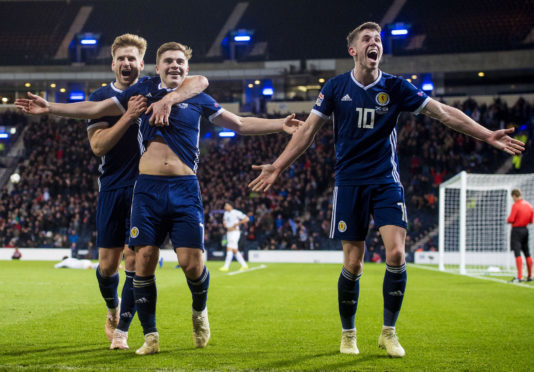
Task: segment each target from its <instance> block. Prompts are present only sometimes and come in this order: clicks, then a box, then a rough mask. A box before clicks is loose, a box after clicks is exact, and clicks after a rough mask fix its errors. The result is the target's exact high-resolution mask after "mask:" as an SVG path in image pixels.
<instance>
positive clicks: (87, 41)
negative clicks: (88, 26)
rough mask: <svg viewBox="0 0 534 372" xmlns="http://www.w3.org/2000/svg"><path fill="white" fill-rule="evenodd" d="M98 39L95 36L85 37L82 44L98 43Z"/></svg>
mask: <svg viewBox="0 0 534 372" xmlns="http://www.w3.org/2000/svg"><path fill="white" fill-rule="evenodd" d="M96 43H97V41H96V39H94V38H83V39H81V40H80V44H82V45H96Z"/></svg>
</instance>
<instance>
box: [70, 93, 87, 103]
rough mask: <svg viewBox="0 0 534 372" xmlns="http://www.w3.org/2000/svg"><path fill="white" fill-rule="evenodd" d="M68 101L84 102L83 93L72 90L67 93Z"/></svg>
mask: <svg viewBox="0 0 534 372" xmlns="http://www.w3.org/2000/svg"><path fill="white" fill-rule="evenodd" d="M69 99H70V100H71V101H83V100H85V93H84V92H82V91H77V90H73V91H71V92H70V93H69Z"/></svg>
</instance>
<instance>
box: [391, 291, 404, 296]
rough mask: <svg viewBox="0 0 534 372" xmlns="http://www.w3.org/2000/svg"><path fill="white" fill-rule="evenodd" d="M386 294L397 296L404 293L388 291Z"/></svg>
mask: <svg viewBox="0 0 534 372" xmlns="http://www.w3.org/2000/svg"><path fill="white" fill-rule="evenodd" d="M388 294H389V295H390V296H398V297H401V296H404V293H402V292H401V291H394V292H389V293H388Z"/></svg>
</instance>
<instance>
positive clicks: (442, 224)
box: [438, 171, 534, 275]
mask: <svg viewBox="0 0 534 372" xmlns="http://www.w3.org/2000/svg"><path fill="white" fill-rule="evenodd" d="M503 178H505V179H507V182H505V183H502V184H500V185H498V184H497V183H496V182H494V183H492V182H488V183H487V184H485V183H484V182H481V180H483V179H487V180H491V179H494V180H502V179H503ZM470 179H471V181H472V183H470ZM529 181H530V182H529ZM525 185H526V186H527V187H526V190H528V195H525V193H524V191H523V188H524V187H522V186H525ZM529 185H534V174H520V175H507V174H468V173H467V172H465V171H462V172H460V173H458V174H457V175H456V176H454V177H452V178H451V179H449V180H447V181H446V182H443V183H442V184H441V185H440V187H439V235H438V248H439V251H438V263H439V264H438V267H439V270H440V271H446V270H447V267H446V265H454V266H458V271H459V273H460V274H464V275H465V274H468V272H471V271H474V272H477V273H480V271H483V270H482V269H472V270H471V269H468V267H469V262H472V261H473V260H477V258H478V257H481V258H488V259H489V261H492V260H495V261H497V262H498V263H499V265H497V266H498V267H499V269H501V268H502V269H504V271H502V274H505V273H512V272H513V270H514V269H515V260H514V256H513V254H512V252H511V247H510V232H511V226H510V224H508V223H507V222H506V220H504V221H503V222H502V223H503V226H504V234H505V238H504V239H505V240H504V242H503V243H504V244H505V247H506V248H505V250H503V251H498V252H495V251H491V250H488V251H486V252H485V251H483V250H481V251H476V252H469V251H468V250H467V248H466V238H467V233H466V231H467V225H466V224H467V222H466V220H467V217H466V216H467V191H468V190H470V191H471V190H474V191H490V190H496V191H497V190H506V216H508V215H509V213H510V210H511V208H512V204H513V199H512V197H511V196H510V193H511V190H512V189H514V188H519V189H521V191H522V193H523V194H524V195H523V196H524V197H525V200H527V201H531V202H532V201H534V186H529ZM447 189H459V197H458V203H459V205H458V206H457V209H458V215H459V216H458V224H459V226H458V251H447V250H446V249H445V248H446V247H445V234H446V231H445V230H446V229H447V228H448V227H447V224H448V223H450V222H447V221H446V213H445V209H446V200H445V198H446V192H445V191H446V190H447ZM449 218H450V216H449ZM453 220H454V218H452V219H451V221H453ZM503 226H500V227H503ZM533 230H534V229H533V228H532V225H530V226H529V232H530V234H531V235H534V231H533ZM533 238H534V236H530V238H529V240H530V246H529V247H530V248H531V249H532V248H534V247H533V246H532V241H533ZM483 255H486V257H482V256H483ZM468 258H469V259H468ZM482 261H484V260H482ZM483 265H485V264H484V263H481V264H480V266H483ZM490 266H491V265H490ZM488 267H489V266H488ZM486 271H488V270H486ZM486 273H489V272H486Z"/></svg>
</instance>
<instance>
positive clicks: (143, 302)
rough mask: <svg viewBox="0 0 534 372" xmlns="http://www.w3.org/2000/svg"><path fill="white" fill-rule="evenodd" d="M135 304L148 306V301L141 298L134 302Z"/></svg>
mask: <svg viewBox="0 0 534 372" xmlns="http://www.w3.org/2000/svg"><path fill="white" fill-rule="evenodd" d="M135 303H136V304H148V300H147V299H146V297H142V298H140V299H139V300H135Z"/></svg>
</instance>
